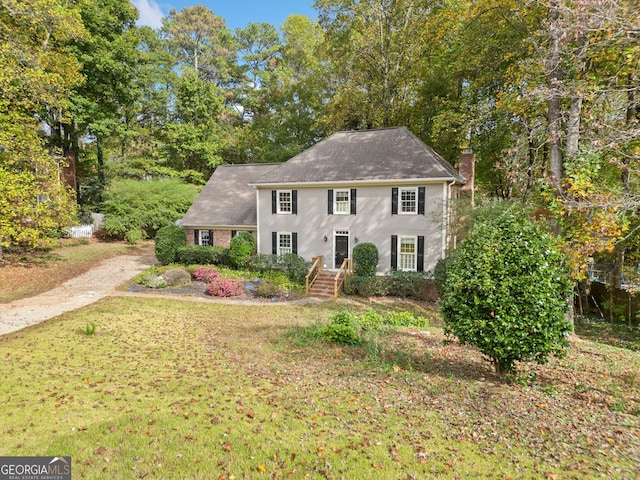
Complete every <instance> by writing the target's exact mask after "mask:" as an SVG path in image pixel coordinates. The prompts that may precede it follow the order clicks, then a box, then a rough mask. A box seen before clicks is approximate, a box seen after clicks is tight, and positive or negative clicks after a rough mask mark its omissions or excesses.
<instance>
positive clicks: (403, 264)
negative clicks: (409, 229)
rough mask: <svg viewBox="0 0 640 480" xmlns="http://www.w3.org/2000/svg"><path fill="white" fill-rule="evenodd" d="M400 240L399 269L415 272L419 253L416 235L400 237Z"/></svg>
mask: <svg viewBox="0 0 640 480" xmlns="http://www.w3.org/2000/svg"><path fill="white" fill-rule="evenodd" d="M399 240H400V245H399V248H398V270H402V271H405V272H407V271H408V272H415V271H416V258H417V253H418V248H417V241H416V237H400V239H399Z"/></svg>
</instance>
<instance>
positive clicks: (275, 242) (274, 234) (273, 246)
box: [271, 232, 278, 255]
mask: <svg viewBox="0 0 640 480" xmlns="http://www.w3.org/2000/svg"><path fill="white" fill-rule="evenodd" d="M271 253H273V254H274V255H277V254H278V232H271Z"/></svg>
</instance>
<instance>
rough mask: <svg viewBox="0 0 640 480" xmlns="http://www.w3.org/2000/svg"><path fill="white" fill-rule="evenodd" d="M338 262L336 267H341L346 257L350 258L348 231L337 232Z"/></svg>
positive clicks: (336, 248) (336, 250) (336, 249)
mask: <svg viewBox="0 0 640 480" xmlns="http://www.w3.org/2000/svg"><path fill="white" fill-rule="evenodd" d="M335 238H336V240H335V241H336V245H335V252H336V259H335V260H336V262H335V268H340V266H341V265H342V262H343V261H344V259H345V258H349V233H348V232H336V237H335Z"/></svg>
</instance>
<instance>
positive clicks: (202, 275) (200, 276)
mask: <svg viewBox="0 0 640 480" xmlns="http://www.w3.org/2000/svg"><path fill="white" fill-rule="evenodd" d="M193 278H195V279H196V280H198V281H200V282H207V283H211V282H212V281H213V280H214V279H215V278H220V272H219V271H217V270H216V269H215V268H213V267H198V268H197V269H196V271H195V272H193Z"/></svg>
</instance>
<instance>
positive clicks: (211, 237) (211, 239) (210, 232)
mask: <svg viewBox="0 0 640 480" xmlns="http://www.w3.org/2000/svg"><path fill="white" fill-rule="evenodd" d="M209 243H210V244H211V246H212V247H213V245H214V243H213V230H209Z"/></svg>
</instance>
